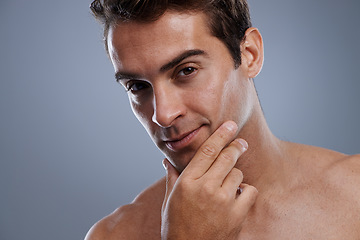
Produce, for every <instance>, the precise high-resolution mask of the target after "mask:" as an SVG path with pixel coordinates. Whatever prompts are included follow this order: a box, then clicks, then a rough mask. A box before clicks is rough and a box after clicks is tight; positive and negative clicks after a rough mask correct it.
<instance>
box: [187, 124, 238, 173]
mask: <svg viewBox="0 0 360 240" xmlns="http://www.w3.org/2000/svg"><path fill="white" fill-rule="evenodd" d="M236 130H237V125H236V123H235V122H233V121H227V122H225V123H223V124H222V125H221V126H220V127H219V128H218V129H217V130H216V131H215V132H214V133H213V134H212V135H211V136H210V137H209V138H208V139H207V140H206V141H205V142H204V143H203V144H202V145H201V147H200V148H199V150H198V151H197V152H196V154H195V156H194V157H193V158H192V160H191V161H190V163H189V164H188V166H187V167H186V168H185V170H184V171H183V173H182V174H183V175H184V176H185V175H188V176H191V177H192V178H193V179H198V178H200V177H201V176H203V175H204V173H205V172H206V171H207V170H208V169H209V168H210V166H211V165H212V164H213V162H214V161H215V159H216V158H217V156H218V154H219V153H220V151H221V150H222V149H223V148H224V147H225V146H226V145H227V144H228V143H229V142H230V141H231V140H232V139H233V138H234V136H235V133H236Z"/></svg>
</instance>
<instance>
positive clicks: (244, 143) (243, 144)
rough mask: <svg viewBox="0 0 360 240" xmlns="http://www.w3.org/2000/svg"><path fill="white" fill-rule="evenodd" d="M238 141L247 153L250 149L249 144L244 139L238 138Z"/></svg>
mask: <svg viewBox="0 0 360 240" xmlns="http://www.w3.org/2000/svg"><path fill="white" fill-rule="evenodd" d="M236 141H237V142H238V143H240V144H241V145H242V146H243V148H244V151H246V150H247V149H248V147H249V145H248V143H247V142H246V141H245V140H244V139H242V138H237V139H236Z"/></svg>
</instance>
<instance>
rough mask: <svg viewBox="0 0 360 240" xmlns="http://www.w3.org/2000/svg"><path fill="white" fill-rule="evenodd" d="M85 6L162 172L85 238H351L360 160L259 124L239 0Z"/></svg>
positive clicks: (358, 220) (359, 208) (251, 35)
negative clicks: (98, 24) (282, 136)
mask: <svg viewBox="0 0 360 240" xmlns="http://www.w3.org/2000/svg"><path fill="white" fill-rule="evenodd" d="M91 9H92V11H93V12H94V14H95V16H96V17H97V18H98V19H100V20H101V21H102V22H103V23H104V27H105V29H104V30H105V31H104V36H105V44H106V45H105V46H106V49H107V52H108V54H109V57H110V59H111V61H112V63H113V65H114V68H115V72H116V78H117V80H118V82H119V83H121V84H122V85H123V86H124V87H125V88H126V89H127V91H128V95H129V100H130V104H131V107H132V110H133V112H134V114H135V115H136V117H137V118H138V119H139V121H140V122H141V123H142V124H143V126H144V127H145V129H146V130H147V132H148V133H149V135H150V136H151V138H152V139H153V141H154V143H155V144H156V145H157V146H158V148H159V149H160V150H161V151H162V152H163V153H164V154H165V156H166V159H165V160H164V162H163V163H164V166H165V169H166V171H167V174H166V180H165V179H161V180H159V181H158V182H156V183H154V184H153V185H152V186H150V187H149V188H148V189H146V190H145V191H143V192H142V193H141V194H140V195H139V196H138V197H137V198H136V199H135V200H134V201H133V202H132V203H131V204H129V205H126V206H122V207H120V208H119V209H117V210H116V211H115V212H113V213H112V214H110V215H109V216H107V217H105V218H104V219H102V220H101V221H99V222H98V223H96V224H95V225H94V226H93V227H92V228H91V230H90V231H89V233H88V234H87V236H86V239H88V240H95V239H160V238H161V239H360V200H359V199H360V190H359V188H358V187H357V186H359V183H360V164H359V156H347V155H344V154H341V153H337V152H334V151H331V150H327V149H321V148H317V147H312V146H306V145H300V144H295V143H289V142H284V141H281V140H279V139H277V138H276V137H275V136H274V135H273V134H272V133H271V131H270V130H269V128H268V126H267V124H266V121H265V118H264V115H263V113H262V110H261V107H260V103H259V100H258V97H257V94H256V90H255V87H254V82H253V79H254V78H255V77H256V76H257V74H258V73H259V72H260V70H261V68H262V63H263V43H262V37H261V35H260V33H259V31H258V30H257V29H256V28H253V27H251V22H250V17H249V12H248V7H247V3H246V0H217V1H211V0H208V1H202V0H193V1H191V0H189V1H184V0H182V1H181V0H179V1H176V0H172V1H160V0H152V1H146V0H137V1H136V0H132V1H131V0H127V1H126V0H120V1H111V0H109V1H106V0H102V1H101V0H100V1H99V0H96V1H94V2H93V3H92V5H91Z"/></svg>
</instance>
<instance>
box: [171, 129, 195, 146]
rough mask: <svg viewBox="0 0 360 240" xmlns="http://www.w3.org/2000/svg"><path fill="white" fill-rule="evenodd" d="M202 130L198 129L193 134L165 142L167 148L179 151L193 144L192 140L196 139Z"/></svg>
mask: <svg viewBox="0 0 360 240" xmlns="http://www.w3.org/2000/svg"><path fill="white" fill-rule="evenodd" d="M199 130H200V128H197V129H195V130H193V131H191V132H188V133H186V134H184V135H181V136H180V137H177V138H175V139H174V140H169V141H165V144H166V146H167V147H168V148H169V149H171V150H173V151H178V150H180V149H182V148H184V147H186V146H187V145H189V144H190V143H191V140H192V139H194V137H195V136H196V135H197V133H198V132H199Z"/></svg>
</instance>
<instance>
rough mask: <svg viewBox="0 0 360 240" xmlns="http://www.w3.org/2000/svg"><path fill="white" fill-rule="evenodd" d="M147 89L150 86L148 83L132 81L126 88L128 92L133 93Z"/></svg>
mask: <svg viewBox="0 0 360 240" xmlns="http://www.w3.org/2000/svg"><path fill="white" fill-rule="evenodd" d="M146 88H148V85H147V84H146V83H143V82H139V81H130V82H129V83H128V84H127V86H126V90H127V91H131V92H133V93H134V92H137V91H141V90H143V89H146Z"/></svg>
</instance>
